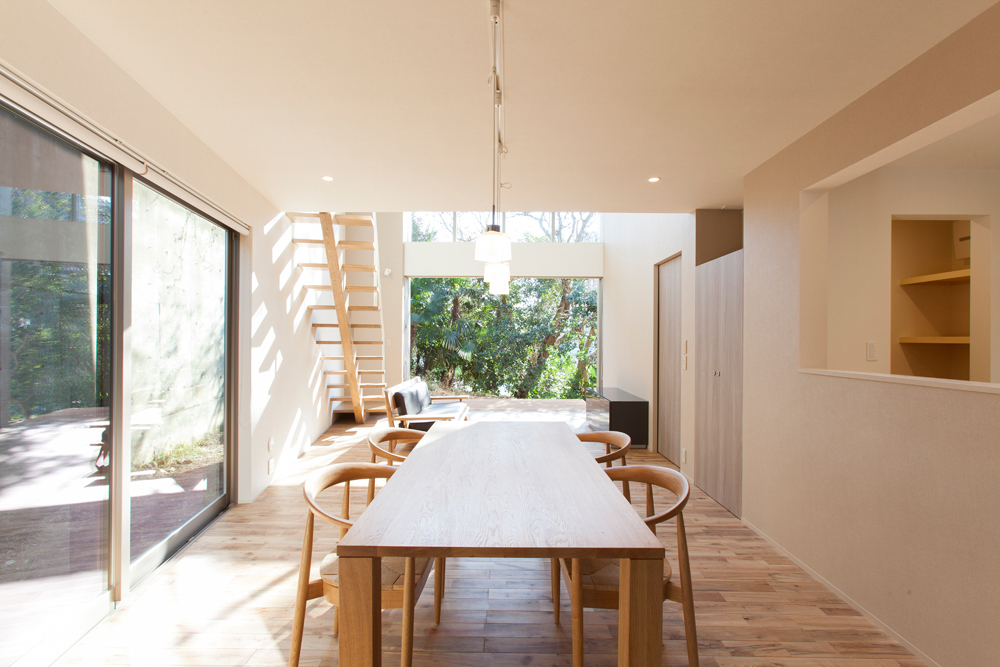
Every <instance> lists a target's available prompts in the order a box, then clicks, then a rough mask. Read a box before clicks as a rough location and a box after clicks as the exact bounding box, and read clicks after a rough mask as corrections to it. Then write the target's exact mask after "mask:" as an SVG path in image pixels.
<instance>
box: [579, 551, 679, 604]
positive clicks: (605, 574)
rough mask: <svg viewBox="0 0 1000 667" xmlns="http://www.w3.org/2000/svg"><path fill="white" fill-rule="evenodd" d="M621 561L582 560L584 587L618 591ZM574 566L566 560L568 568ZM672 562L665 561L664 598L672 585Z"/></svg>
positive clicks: (581, 570)
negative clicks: (670, 584) (668, 587)
mask: <svg viewBox="0 0 1000 667" xmlns="http://www.w3.org/2000/svg"><path fill="white" fill-rule="evenodd" d="M618 563H619V561H618V559H617V558H581V559H580V574H581V577H582V582H583V587H584V588H585V589H589V590H595V591H615V590H618V581H619V570H620V567H619V565H618ZM571 567H572V566H571V564H570V561H569V560H568V559H567V560H566V568H567V569H570V568H571ZM671 574H672V572H671V569H670V561H668V560H667V559H666V558H664V559H663V597H664V598H666V597H667V584H669V583H670V575H671Z"/></svg>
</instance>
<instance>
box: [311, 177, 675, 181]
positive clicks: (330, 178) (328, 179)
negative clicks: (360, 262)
mask: <svg viewBox="0 0 1000 667" xmlns="http://www.w3.org/2000/svg"><path fill="white" fill-rule="evenodd" d="M323 180H324V181H332V180H333V176H324V177H323ZM657 180H659V179H657Z"/></svg>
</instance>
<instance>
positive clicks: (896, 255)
mask: <svg viewBox="0 0 1000 667" xmlns="http://www.w3.org/2000/svg"><path fill="white" fill-rule="evenodd" d="M970 246H971V231H970V222H969V221H968V220H893V221H892V262H891V265H892V277H891V280H892V299H891V303H892V317H891V322H892V325H891V326H892V328H891V341H892V342H891V345H892V348H891V357H890V369H891V370H890V372H891V373H892V374H894V375H916V376H921V377H936V378H947V379H950V380H968V379H969V378H970V372H969V350H970V343H971V337H970V333H971V332H970V316H969V314H970V303H969V299H970V288H971V281H972V271H971V261H970V257H971V252H970Z"/></svg>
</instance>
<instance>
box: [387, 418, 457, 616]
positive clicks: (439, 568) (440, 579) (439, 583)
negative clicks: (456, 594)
mask: <svg viewBox="0 0 1000 667" xmlns="http://www.w3.org/2000/svg"><path fill="white" fill-rule="evenodd" d="M424 435H426V433H425V432H424V431H417V430H414V429H411V428H388V429H380V430H372V431H371V432H369V433H368V448H369V449H370V450H371V452H372V463H375V462H376V461H377V459H385V460H386V461H387V464H388V465H390V466H391V465H392V464H393V463H394V462H395V463H402V462H403V461H405V460H406V457H407V456H408V455H409V453H410V451H412V448H413V447H412V445H415V444H416V443H418V442H420V439H421V438H422V437H424ZM399 444H402V445H404V446H405V445H410V446H409V447H405V448H404V449H400V450H398V451H397V450H396V446H397V445H399ZM374 498H375V479H374V478H373V479H371V480H369V482H368V502H369V503H371V501H372V500H373V499H374ZM444 576H445V559H444V558H443V557H438V558H435V559H434V622H435V623H440V622H441V600H442V599H443V598H444Z"/></svg>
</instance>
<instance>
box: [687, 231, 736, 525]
mask: <svg viewBox="0 0 1000 667" xmlns="http://www.w3.org/2000/svg"><path fill="white" fill-rule="evenodd" d="M695 271H696V286H695V292H696V298H695V326H696V333H695V373H696V375H695V378H696V379H695V396H696V397H695V448H696V449H695V451H696V454H697V459H696V461H695V476H694V480H695V484H697V485H698V487H699V488H701V490H702V491H704V492H705V493H707V494H708V495H710V496H712V497H713V498H715V500H717V501H718V502H719V503H720V504H721V505H722V506H723V507H725V508H726V509H728V510H729V511H730V512H732V513H733V514H735V515H736V516H740V515H741V513H742V498H743V251H742V250H738V251H736V252H734V253H730V254H728V255H725V256H723V257H720V258H718V259H715V260H712V261H711V262H706V263H705V264H702V265H701V266H699V267H697V269H695Z"/></svg>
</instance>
